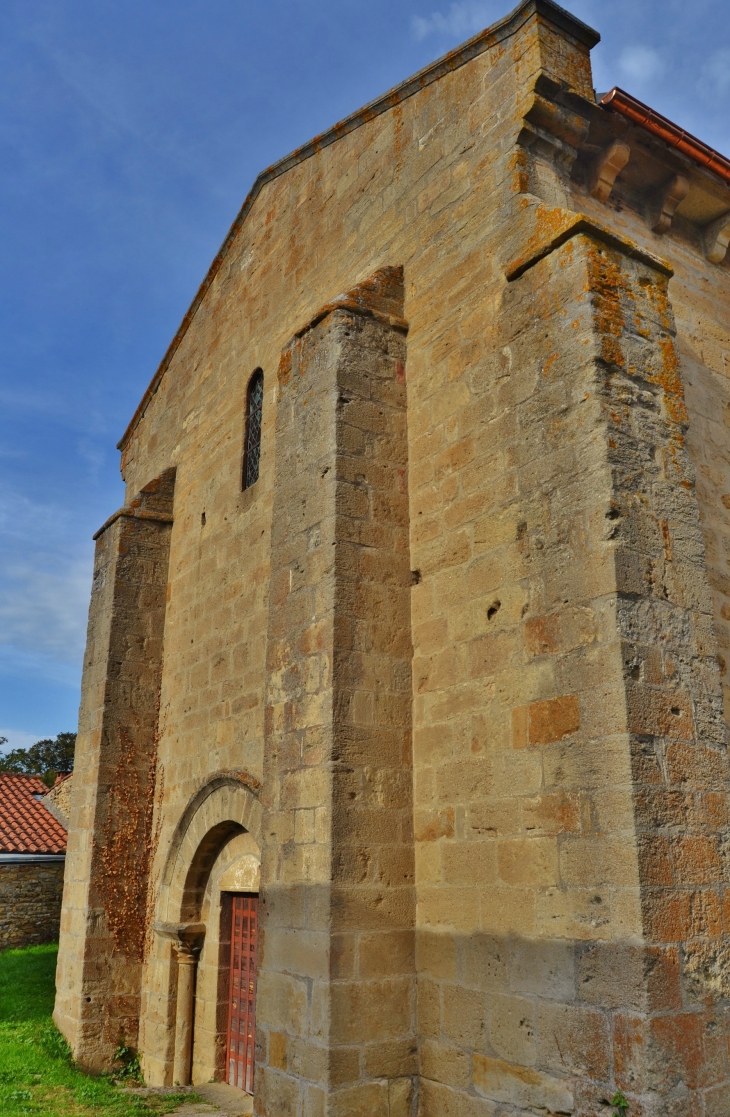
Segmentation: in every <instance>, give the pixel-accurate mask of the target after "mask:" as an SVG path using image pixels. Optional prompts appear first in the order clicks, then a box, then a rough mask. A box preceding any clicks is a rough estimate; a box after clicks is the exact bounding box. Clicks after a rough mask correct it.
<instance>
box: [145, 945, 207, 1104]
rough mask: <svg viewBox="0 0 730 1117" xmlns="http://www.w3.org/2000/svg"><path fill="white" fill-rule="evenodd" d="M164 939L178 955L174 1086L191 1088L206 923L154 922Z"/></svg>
mask: <svg viewBox="0 0 730 1117" xmlns="http://www.w3.org/2000/svg"><path fill="white" fill-rule="evenodd" d="M152 928H153V930H154V931H155V932H156V933H157V934H158V935H160V936H162V938H167V939H171V940H172V942H173V945H174V948H175V951H176V953H177V1001H176V1005H175V1048H174V1051H175V1054H174V1062H173V1071H172V1082H173V1085H174V1086H189V1085H190V1072H191V1068H192V1064H193V1027H194V1021H195V978H196V974H197V968H198V956H199V955H200V951H201V949H202V946H203V938H204V936H205V924H204V923H153V925H152Z"/></svg>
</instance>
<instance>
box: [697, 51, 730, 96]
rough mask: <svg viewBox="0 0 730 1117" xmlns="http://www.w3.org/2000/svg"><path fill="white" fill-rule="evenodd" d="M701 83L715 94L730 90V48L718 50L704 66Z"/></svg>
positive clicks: (718, 94)
mask: <svg viewBox="0 0 730 1117" xmlns="http://www.w3.org/2000/svg"><path fill="white" fill-rule="evenodd" d="M700 82H701V84H702V85H703V86H704V87H705V88H706V89H708V91H709V92H710V93H711V94H713V95H715V96H722V95H723V94H724V93H728V92H730V49H725V50H716V51H715V52H714V54H711V55H710V57H709V58H708V60H707V63H706V64H705V66H704V67H703V70H702V75H701V77H700Z"/></svg>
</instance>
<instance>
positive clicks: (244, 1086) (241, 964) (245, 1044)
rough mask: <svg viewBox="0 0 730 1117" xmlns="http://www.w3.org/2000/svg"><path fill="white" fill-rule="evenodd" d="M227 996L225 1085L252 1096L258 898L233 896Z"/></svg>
mask: <svg viewBox="0 0 730 1117" xmlns="http://www.w3.org/2000/svg"><path fill="white" fill-rule="evenodd" d="M232 908H233V910H232V913H231V980H230V985H229V993H228V1082H229V1084H230V1085H231V1086H238V1088H239V1090H245V1091H246V1092H247V1093H248V1094H252V1093H253V1071H254V1041H255V1037H256V955H257V949H256V947H257V944H258V934H259V898H258V896H234V897H233V904H232Z"/></svg>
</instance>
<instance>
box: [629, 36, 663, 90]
mask: <svg viewBox="0 0 730 1117" xmlns="http://www.w3.org/2000/svg"><path fill="white" fill-rule="evenodd" d="M618 66H619V70H620V71H621V73H622V75H623V76H624V77H625V78H628V79H629V80H630V81H633V82H636V83H638V84H644V83H645V82H648V81H654V80H655V79H656V78H659V77H661V75H662V74H663V73H664V71H665V68H666V66H665V62H664V59H663V58H662V56H661V55H660V54H659V52H658V51H656V50H653V49H652V48H651V47H646V46H642V45H641V44H640V43H636V44H632V45H631V46H628V47H624V49H623V50H622V51H621V54H620V55H619V59H618Z"/></svg>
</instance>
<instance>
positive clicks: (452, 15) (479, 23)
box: [411, 0, 497, 40]
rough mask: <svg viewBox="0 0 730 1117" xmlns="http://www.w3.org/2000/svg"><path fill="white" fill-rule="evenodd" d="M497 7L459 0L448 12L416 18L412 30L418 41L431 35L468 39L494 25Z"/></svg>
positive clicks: (473, 0)
mask: <svg viewBox="0 0 730 1117" xmlns="http://www.w3.org/2000/svg"><path fill="white" fill-rule="evenodd" d="M495 11H496V9H495V5H494V4H492V3H484V2H481V3H480V0H458V2H457V3H454V4H451V5H450V6H449V9H448V11H447V12H446V13H445V14H444V13H443V12H431V14H430V15H428V16H414V17H413V19H412V20H411V30H412V32H413V35H414V37H415V38H416V39H418V40H421V39H425V38H427V37H428V36H429V35H441V36H444V37H448V38H462V39H463V38H466V37H467V36H469V35H475V34H476V33H477V31H482V30H483V29H484V28H485V27H488V26H489V25H490V23H493V22H494V20H495V18H497V17H496V16H495Z"/></svg>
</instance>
